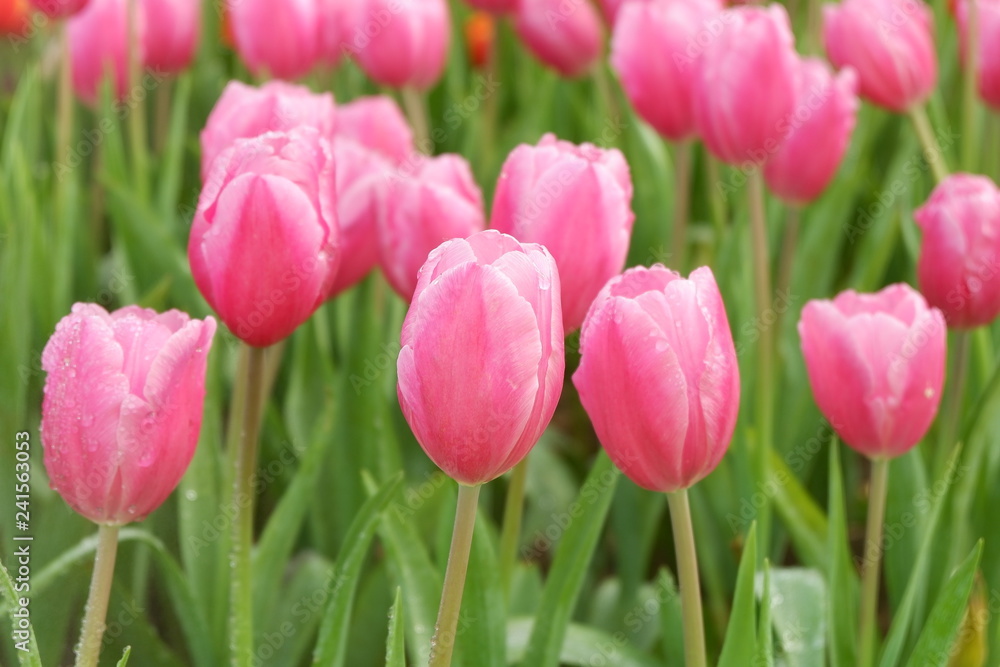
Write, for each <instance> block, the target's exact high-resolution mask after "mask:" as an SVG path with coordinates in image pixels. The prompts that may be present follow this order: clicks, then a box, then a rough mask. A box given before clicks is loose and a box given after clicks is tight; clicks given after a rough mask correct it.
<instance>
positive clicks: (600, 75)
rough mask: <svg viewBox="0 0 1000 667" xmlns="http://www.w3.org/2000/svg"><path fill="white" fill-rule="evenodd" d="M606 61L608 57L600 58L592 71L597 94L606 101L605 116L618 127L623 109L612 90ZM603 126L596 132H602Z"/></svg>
mask: <svg viewBox="0 0 1000 667" xmlns="http://www.w3.org/2000/svg"><path fill="white" fill-rule="evenodd" d="M606 62H607V58H602V59H600V60H598V61H597V63H595V64H594V67H593V69H592V70H591V73H592V75H593V77H594V86H595V87H596V88H597V94H598V96H600V98H601V101H602V102H603V103H604V113H605V118H607V119H610V120H612V121H614V123H613V126H614V127H617V126H618V123H617V121H618V119H619V118H620V117H621V110H620V109H619V108H618V100H616V99H615V96H614V93H612V91H611V83H610V81H609V80H608V72H607V70H606V69H605V68H606V67H607V65H605V63H606ZM603 127H604V126H603V125H599V126H598V127H597V128H596V130H595V132H596V133H597V134H600V133H601V132H602V130H603Z"/></svg>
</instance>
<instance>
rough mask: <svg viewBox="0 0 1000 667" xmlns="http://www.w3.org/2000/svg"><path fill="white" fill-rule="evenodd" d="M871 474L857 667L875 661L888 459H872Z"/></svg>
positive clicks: (867, 666)
mask: <svg viewBox="0 0 1000 667" xmlns="http://www.w3.org/2000/svg"><path fill="white" fill-rule="evenodd" d="M871 475H872V477H871V482H870V484H869V487H868V528H867V529H866V530H865V551H864V553H863V554H862V563H863V566H862V567H863V570H862V573H861V613H860V614H859V619H860V624H859V628H858V634H859V639H858V646H859V653H858V661H859V662H858V665H859V667H871V665H872V661H873V660H874V658H875V629H876V625H877V613H878V582H879V577H878V575H879V563H880V562H881V560H882V522H883V521H884V519H885V500H886V495H887V492H888V490H889V459H887V458H877V459H872V472H871Z"/></svg>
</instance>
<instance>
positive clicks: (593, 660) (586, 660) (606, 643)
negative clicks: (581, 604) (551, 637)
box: [507, 616, 659, 667]
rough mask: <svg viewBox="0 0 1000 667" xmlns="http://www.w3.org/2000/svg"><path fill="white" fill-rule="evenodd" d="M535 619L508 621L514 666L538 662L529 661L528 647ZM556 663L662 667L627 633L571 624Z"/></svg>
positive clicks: (510, 660) (583, 666)
mask: <svg viewBox="0 0 1000 667" xmlns="http://www.w3.org/2000/svg"><path fill="white" fill-rule="evenodd" d="M541 618H542V617H541V616H536V617H535V618H531V617H528V618H524V617H520V618H512V619H510V620H509V621H508V622H507V661H508V664H514V665H535V664H537V663H533V662H529V659H528V658H527V650H529V649H530V645H529V642H530V641H531V640H532V639H533V638H534V628H533V626H534V625H535V620H536V619H539V620H540V619H541ZM555 660H556V661H555V662H554V663H552V664H557V665H579V667H591V666H592V665H615V667H659V663H657V662H656V661H655V660H653V659H652V658H651V657H649V656H648V655H645V654H644V653H642V652H640V651H637V650H635V649H634V648H632V647H631V646H630V645H629V642H628V638H627V637H626V636H625V633H624V632H621V631H619V632H616V633H614V634H608V633H606V632H602V631H601V630H597V629H594V628H591V627H587V626H582V625H576V624H574V623H570V624H568V625H567V626H566V631H565V632H564V640H563V643H562V646H561V647H560V648H559V653H558V654H557V655H556V658H555Z"/></svg>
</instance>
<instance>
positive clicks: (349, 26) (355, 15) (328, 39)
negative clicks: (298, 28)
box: [316, 0, 362, 67]
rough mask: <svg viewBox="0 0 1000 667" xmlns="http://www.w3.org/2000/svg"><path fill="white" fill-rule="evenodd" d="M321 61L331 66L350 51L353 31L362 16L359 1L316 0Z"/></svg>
mask: <svg viewBox="0 0 1000 667" xmlns="http://www.w3.org/2000/svg"><path fill="white" fill-rule="evenodd" d="M316 2H317V11H318V17H319V18H318V26H319V54H320V60H322V61H323V62H324V63H325V64H327V65H329V66H331V67H332V66H335V65H337V63H339V62H340V58H341V56H343V55H344V54H345V53H348V52H349V51H350V47H349V44H350V40H351V39H352V37H353V31H354V29H355V28H356V27H357V25H358V21H359V20H360V19H361V16H362V5H361V3H359V2H358V0H316Z"/></svg>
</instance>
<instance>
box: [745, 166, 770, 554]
mask: <svg viewBox="0 0 1000 667" xmlns="http://www.w3.org/2000/svg"><path fill="white" fill-rule="evenodd" d="M748 185H749V190H750V192H749V194H750V234H751V236H752V237H753V239H752V240H753V271H754V291H755V292H756V301H757V317H760V318H762V319H763V321H765V322H766V321H767V319H766V318H765V317H764V315H765V314H766V313H767V312H768V311H769V310H770V309H771V262H770V258H769V253H768V249H767V211H766V209H765V206H764V177H763V175H762V173H761V169H760V168H757V169H755V170H754V171H753V173H752V174H751V175H750V178H749V184H748ZM774 370H775V369H774V323H773V322H772V323H771V324H770V325H767V324H765V325H763V326H762V327H760V342H759V344H758V348H757V396H755V397H754V402H755V405H756V407H757V420H756V421H757V424H756V426H757V433H756V436H757V437H756V439H755V442H756V450H755V451H756V468H757V481H758V483H760V484H767V483H768V480H769V479H770V465H771V464H770V461H771V440H772V438H773V432H772V431H773V425H772V419H773V417H774ZM765 495H766V494H765ZM757 523H758V529H759V531H760V534H759V536H760V543H761V544H762V545H764V546H763V549H761V551H760V557H761V559H763V558H764V557H766V555H767V553H768V549H770V544H771V503H770V499H769V498H765V500H764V503H763V505H762V506H761V507H760V509H759V511H758V515H757Z"/></svg>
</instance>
